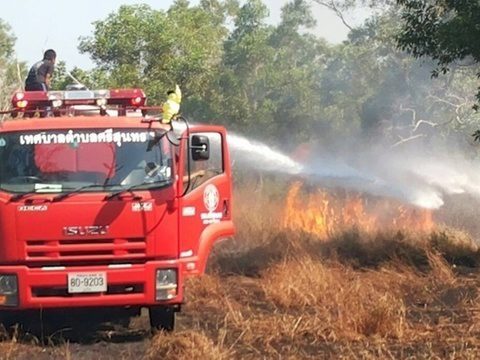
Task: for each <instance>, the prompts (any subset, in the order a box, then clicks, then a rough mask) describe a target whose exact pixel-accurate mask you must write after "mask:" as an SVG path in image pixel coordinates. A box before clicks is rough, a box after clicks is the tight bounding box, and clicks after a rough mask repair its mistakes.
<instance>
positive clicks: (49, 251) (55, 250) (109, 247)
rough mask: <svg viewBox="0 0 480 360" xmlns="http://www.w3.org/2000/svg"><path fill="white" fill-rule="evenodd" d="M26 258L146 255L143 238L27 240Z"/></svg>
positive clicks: (76, 258)
mask: <svg viewBox="0 0 480 360" xmlns="http://www.w3.org/2000/svg"><path fill="white" fill-rule="evenodd" d="M26 255H27V260H36V261H41V260H65V261H74V260H104V259H138V258H144V257H145V256H146V242H145V239H144V238H129V239H75V240H73V239H68V240H67V239H62V240H28V241H27V243H26Z"/></svg>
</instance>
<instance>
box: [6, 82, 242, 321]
mask: <svg viewBox="0 0 480 360" xmlns="http://www.w3.org/2000/svg"><path fill="white" fill-rule="evenodd" d="M145 103H146V97H145V94H144V92H143V91H142V90H140V89H117V90H101V91H89V90H75V91H64V92H53V91H50V92H18V93H16V94H14V96H13V99H12V105H13V110H12V111H11V112H10V113H11V115H12V116H11V118H9V119H7V120H5V121H3V123H2V125H1V127H0V249H1V250H0V316H1V317H2V319H3V320H2V321H5V322H8V321H9V320H12V318H13V319H15V316H16V315H18V314H21V313H22V312H23V311H25V310H29V309H50V308H63V309H65V308H90V309H92V308H93V307H103V308H106V307H111V308H116V309H118V308H126V307H128V308H130V309H132V308H135V309H141V308H148V310H149V315H150V323H151V325H152V327H153V328H157V329H167V330H172V329H173V327H174V322H175V313H176V312H177V311H179V310H180V306H181V304H182V301H183V284H184V280H185V278H186V277H188V276H190V275H199V274H202V273H203V272H204V270H205V266H206V262H207V259H208V256H209V254H210V251H211V249H212V247H213V246H214V244H215V242H216V241H217V240H219V239H222V238H225V237H229V236H231V235H233V233H234V226H233V223H232V213H231V208H232V188H231V186H232V185H231V183H232V181H231V172H230V159H229V152H228V147H227V138H226V131H225V129H224V128H223V127H220V126H210V125H191V126H188V124H185V125H184V126H179V125H181V124H183V123H182V122H181V121H178V122H177V124H178V125H177V126H172V125H165V124H162V122H161V121H160V120H159V118H158V117H155V116H149V115H148V114H146V112H147V111H148V108H147V107H146V106H145Z"/></svg>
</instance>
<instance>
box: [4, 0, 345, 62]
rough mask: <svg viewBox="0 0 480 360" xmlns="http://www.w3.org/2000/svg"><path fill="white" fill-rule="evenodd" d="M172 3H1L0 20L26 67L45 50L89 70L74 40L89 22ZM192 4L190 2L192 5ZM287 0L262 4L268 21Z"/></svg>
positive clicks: (337, 31) (325, 32)
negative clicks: (131, 7)
mask: <svg viewBox="0 0 480 360" xmlns="http://www.w3.org/2000/svg"><path fill="white" fill-rule="evenodd" d="M172 2H173V1H172V0H143V1H142V0H140V1H135V0H82V1H71V0H69V1H66V0H42V1H38V0H15V1H2V8H1V12H0V18H1V19H3V20H4V21H6V22H7V23H8V24H9V25H10V27H11V29H12V32H13V33H14V35H15V36H16V38H17V41H16V46H15V49H16V55H17V58H18V59H19V60H20V61H26V62H27V63H28V64H29V65H30V64H32V63H33V62H35V61H38V60H39V59H40V58H41V57H42V54H43V51H44V50H45V49H47V48H53V49H55V50H56V51H57V54H58V57H59V59H60V60H64V61H66V62H67V67H68V68H73V67H74V66H79V67H82V68H90V67H92V66H93V64H92V62H91V61H90V59H89V58H88V55H82V54H80V53H79V52H78V49H77V46H78V38H79V37H80V36H88V35H91V34H92V32H93V26H92V22H93V21H95V20H101V19H104V18H105V17H106V16H107V15H108V14H109V13H111V12H114V11H116V9H118V7H119V6H120V5H122V4H142V3H146V4H149V5H150V6H151V7H153V8H161V9H167V8H168V7H169V6H170V5H171V3H172ZM195 2H196V1H192V3H195ZM287 2H288V0H277V1H275V0H264V3H265V4H267V6H268V7H269V8H270V20H271V21H272V22H275V21H277V20H278V19H279V16H280V9H281V7H282V6H283V5H284V4H285V3H287ZM312 10H313V12H314V15H315V17H316V19H317V22H318V25H317V29H316V33H317V34H319V35H320V36H323V37H325V38H326V39H327V40H329V41H331V42H340V41H342V40H343V39H345V37H346V35H347V29H346V28H345V26H343V25H342V24H341V22H340V20H339V19H337V18H336V17H335V15H334V14H332V13H331V12H329V11H328V10H327V9H325V8H324V7H321V6H319V5H317V4H314V3H312Z"/></svg>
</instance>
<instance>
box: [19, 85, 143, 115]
mask: <svg viewBox="0 0 480 360" xmlns="http://www.w3.org/2000/svg"><path fill="white" fill-rule="evenodd" d="M146 100H147V98H146V96H145V93H144V92H143V90H142V89H113V90H68V91H25V92H17V93H15V94H14V95H13V97H12V105H13V108H14V111H16V112H27V111H34V110H38V109H46V108H51V109H56V110H61V109H65V108H68V107H69V106H74V105H93V106H98V107H99V108H103V109H105V108H106V107H107V106H117V107H118V108H121V109H123V110H127V109H138V108H140V107H142V106H144V105H145V103H146Z"/></svg>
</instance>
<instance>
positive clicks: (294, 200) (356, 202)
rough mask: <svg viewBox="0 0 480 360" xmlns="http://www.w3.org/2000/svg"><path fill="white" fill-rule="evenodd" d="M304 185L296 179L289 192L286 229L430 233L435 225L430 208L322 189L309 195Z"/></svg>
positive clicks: (324, 233) (323, 235)
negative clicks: (354, 229)
mask: <svg viewBox="0 0 480 360" xmlns="http://www.w3.org/2000/svg"><path fill="white" fill-rule="evenodd" d="M302 186H303V184H302V183H301V182H295V183H293V185H292V186H291V187H290V189H289V191H288V194H287V199H286V203H285V211H284V215H283V226H284V227H285V228H288V229H291V230H300V231H305V232H308V233H311V234H315V235H318V236H319V237H321V238H328V237H329V236H331V235H333V234H334V233H335V232H336V231H342V230H348V229H351V228H357V229H359V230H361V231H365V232H369V233H372V232H377V231H379V230H385V229H396V230H407V231H421V232H428V231H431V230H432V229H433V227H434V222H433V216H432V212H431V211H430V210H426V209H419V208H415V207H412V206H408V205H404V204H400V203H398V202H397V201H394V200H390V199H378V198H368V197H366V196H362V195H361V194H347V195H344V196H341V194H340V195H339V194H338V192H327V191H325V190H322V189H317V190H316V191H315V192H313V193H311V194H307V193H306V191H302Z"/></svg>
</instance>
